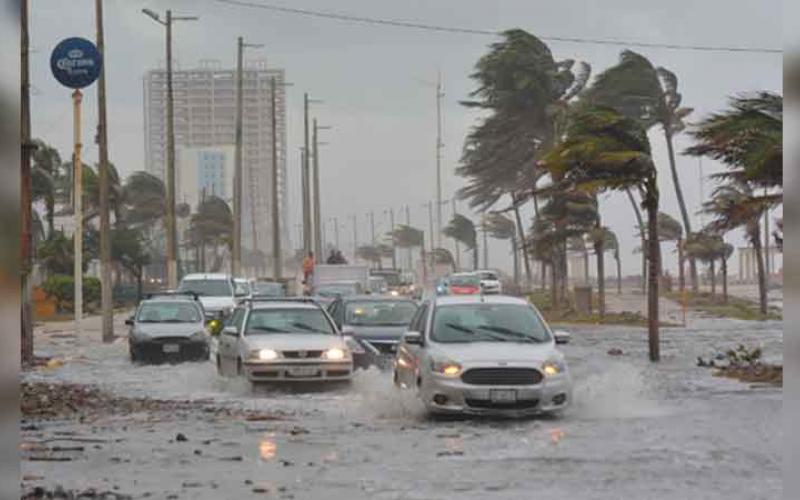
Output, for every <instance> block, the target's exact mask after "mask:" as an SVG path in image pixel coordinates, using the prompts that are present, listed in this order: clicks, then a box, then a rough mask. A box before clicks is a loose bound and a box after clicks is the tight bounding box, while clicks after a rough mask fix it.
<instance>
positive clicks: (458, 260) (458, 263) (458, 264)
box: [452, 196, 461, 270]
mask: <svg viewBox="0 0 800 500" xmlns="http://www.w3.org/2000/svg"><path fill="white" fill-rule="evenodd" d="M452 203H453V218H455V217H456V215H458V211H457V209H456V198H455V196H454V197H453V199H452ZM453 243H455V247H456V268H457V269H459V270H460V269H461V248H460V246H459V244H458V240H457V239H456V238H453Z"/></svg>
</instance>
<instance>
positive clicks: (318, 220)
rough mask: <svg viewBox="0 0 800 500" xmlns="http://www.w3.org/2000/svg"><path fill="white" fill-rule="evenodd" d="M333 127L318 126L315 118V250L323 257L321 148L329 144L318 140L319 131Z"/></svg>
mask: <svg viewBox="0 0 800 500" xmlns="http://www.w3.org/2000/svg"><path fill="white" fill-rule="evenodd" d="M330 128H331V127H329V126H325V125H317V119H316V118H314V128H313V141H312V142H313V150H314V165H313V167H314V181H313V189H314V192H313V195H314V250H315V252H316V253H317V254H318V255H322V250H323V248H322V247H323V246H324V245H323V242H322V234H321V232H320V228H321V225H322V207H321V201H320V199H321V197H320V192H319V147H320V146H321V145H323V144H327V143H324V142H319V139H318V131H319V130H326V129H330Z"/></svg>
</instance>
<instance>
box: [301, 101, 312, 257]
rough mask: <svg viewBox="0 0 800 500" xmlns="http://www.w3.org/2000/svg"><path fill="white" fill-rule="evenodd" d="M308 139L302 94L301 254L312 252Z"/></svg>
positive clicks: (305, 105) (305, 106) (306, 109)
mask: <svg viewBox="0 0 800 500" xmlns="http://www.w3.org/2000/svg"><path fill="white" fill-rule="evenodd" d="M308 141H309V137H308V93H305V94H303V144H304V146H305V148H304V150H303V151H304V153H305V154H304V156H303V179H305V180H304V181H303V253H304V254H308V252H310V251H311V250H312V245H311V205H310V200H309V197H310V193H309V186H310V183H309V168H308V167H309V157H308V156H309V151H310V149H309V143H308Z"/></svg>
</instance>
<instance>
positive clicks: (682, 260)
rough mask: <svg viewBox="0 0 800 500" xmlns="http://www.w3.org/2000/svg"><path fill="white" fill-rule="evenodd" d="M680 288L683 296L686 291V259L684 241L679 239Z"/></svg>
mask: <svg viewBox="0 0 800 500" xmlns="http://www.w3.org/2000/svg"><path fill="white" fill-rule="evenodd" d="M677 246H678V287H679V288H680V291H681V296H682V295H683V292H684V291H686V270H685V269H684V267H685V265H686V261H685V257H684V256H683V239H681V238H678V243H677Z"/></svg>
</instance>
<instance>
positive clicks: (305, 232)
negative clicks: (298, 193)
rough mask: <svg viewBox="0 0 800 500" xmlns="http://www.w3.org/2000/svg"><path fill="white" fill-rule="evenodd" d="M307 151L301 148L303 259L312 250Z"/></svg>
mask: <svg viewBox="0 0 800 500" xmlns="http://www.w3.org/2000/svg"><path fill="white" fill-rule="evenodd" d="M306 156H307V155H306V149H305V148H303V147H302V146H301V147H300V169H301V175H300V177H301V184H302V189H303V196H302V203H303V210H302V215H303V219H302V229H303V245H302V249H303V257H305V256H306V255H308V252H309V251H310V250H311V247H310V246H309V241H308V172H307V171H306Z"/></svg>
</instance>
